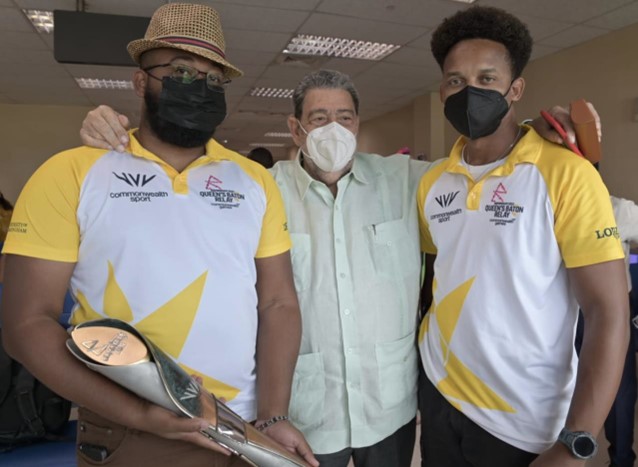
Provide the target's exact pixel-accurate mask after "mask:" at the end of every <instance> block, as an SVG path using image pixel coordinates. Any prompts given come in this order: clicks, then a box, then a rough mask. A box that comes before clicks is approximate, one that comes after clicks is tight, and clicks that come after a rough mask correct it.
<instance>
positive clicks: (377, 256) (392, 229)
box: [367, 219, 421, 279]
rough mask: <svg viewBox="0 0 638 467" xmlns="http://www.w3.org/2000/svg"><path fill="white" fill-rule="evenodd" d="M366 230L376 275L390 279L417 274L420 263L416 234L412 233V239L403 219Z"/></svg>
mask: <svg viewBox="0 0 638 467" xmlns="http://www.w3.org/2000/svg"><path fill="white" fill-rule="evenodd" d="M367 230H368V235H369V239H370V249H371V253H372V260H373V262H374V268H375V271H376V272H377V274H379V275H380V276H383V277H386V278H390V279H396V278H397V277H404V276H408V275H410V274H418V270H419V267H420V262H421V256H420V254H419V248H418V241H417V240H418V239H417V235H418V233H416V232H414V233H413V235H412V236H414V238H412V236H411V235H410V233H409V232H408V229H407V226H406V221H405V220H404V219H396V220H393V221H388V222H382V223H380V224H372V225H369V226H367Z"/></svg>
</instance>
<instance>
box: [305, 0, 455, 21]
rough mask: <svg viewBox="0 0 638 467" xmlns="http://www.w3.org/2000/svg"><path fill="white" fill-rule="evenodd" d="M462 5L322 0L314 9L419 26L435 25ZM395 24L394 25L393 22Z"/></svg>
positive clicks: (437, 0)
mask: <svg viewBox="0 0 638 467" xmlns="http://www.w3.org/2000/svg"><path fill="white" fill-rule="evenodd" d="M462 7H463V6H462V5H460V4H458V3H454V2H450V1H442V0H401V1H400V2H399V1H389V0H349V1H347V2H344V1H343V0H324V1H323V2H321V4H320V5H319V7H318V8H317V11H322V12H326V13H332V14H336V15H340V16H349V17H352V18H361V19H370V20H374V21H375V22H377V23H378V22H379V21H382V22H386V23H396V24H400V25H401V27H403V25H413V26H422V27H433V26H436V25H437V24H439V23H440V22H441V20H443V18H446V17H447V16H450V15H453V14H454V13H455V12H456V11H458V10H460V9H461V8H462ZM395 27H397V26H395Z"/></svg>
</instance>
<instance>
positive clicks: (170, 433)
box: [161, 417, 231, 456]
mask: <svg viewBox="0 0 638 467" xmlns="http://www.w3.org/2000/svg"><path fill="white" fill-rule="evenodd" d="M208 426H209V424H208V422H207V421H206V420H203V419H200V418H192V419H191V418H181V417H179V418H176V419H175V423H174V424H173V423H171V424H170V426H166V428H167V431H166V432H164V433H163V434H162V435H161V436H163V437H164V438H168V439H178V440H180V441H186V442H188V443H192V444H195V445H197V446H199V447H201V448H204V449H210V450H212V451H216V452H219V453H221V454H224V455H225V456H230V454H231V452H230V451H229V450H228V449H226V448H224V447H222V446H221V445H219V444H218V443H217V442H216V441H214V440H212V439H210V438H209V437H208V436H206V435H204V434H203V433H202V431H204V430H206V428H208Z"/></svg>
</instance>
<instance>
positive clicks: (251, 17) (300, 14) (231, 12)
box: [215, 3, 308, 32]
mask: <svg viewBox="0 0 638 467" xmlns="http://www.w3.org/2000/svg"><path fill="white" fill-rule="evenodd" d="M215 8H216V9H217V11H218V12H219V15H220V17H221V21H222V28H223V29H224V31H226V30H227V29H241V30H246V29H247V30H252V31H273V32H294V31H296V30H297V29H298V28H299V26H301V24H302V23H303V22H304V21H305V20H306V18H308V12H305V11H295V10H281V9H275V8H258V7H252V6H246V5H238V4H236V3H232V4H231V3H219V4H217V5H215Z"/></svg>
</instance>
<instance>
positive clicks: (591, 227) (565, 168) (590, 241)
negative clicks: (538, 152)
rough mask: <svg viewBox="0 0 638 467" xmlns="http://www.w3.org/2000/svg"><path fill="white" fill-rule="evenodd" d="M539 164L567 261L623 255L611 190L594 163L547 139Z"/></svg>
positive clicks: (575, 263)
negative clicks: (568, 151) (610, 196)
mask: <svg viewBox="0 0 638 467" xmlns="http://www.w3.org/2000/svg"><path fill="white" fill-rule="evenodd" d="M552 164H554V165H555V167H554V168H553V169H550V166H551V165H552ZM556 166H559V167H560V169H559V170H557V169H556ZM538 167H539V169H540V170H541V172H542V173H543V176H544V177H545V179H546V181H547V184H548V189H549V196H550V200H551V202H552V205H553V210H554V232H555V235H556V239H557V241H558V245H559V247H560V250H561V254H562V257H563V261H565V265H566V266H567V267H568V268H576V267H581V266H587V265H591V264H597V263H602V262H605V261H611V260H615V259H621V258H623V257H624V254H623V251H622V245H621V242H620V236H619V235H618V228H617V226H616V220H615V218H614V212H613V209H612V206H611V201H610V199H609V192H608V191H607V188H606V187H605V184H604V183H603V181H602V179H601V178H600V175H599V174H598V172H597V171H596V169H595V168H594V167H593V165H592V164H591V163H589V162H588V161H586V160H585V159H582V158H579V157H577V156H575V155H573V154H571V153H566V152H565V150H563V149H562V148H560V147H558V146H556V147H554V146H553V145H550V144H549V143H546V142H545V143H544V147H543V153H542V156H541V158H540V160H539V162H538Z"/></svg>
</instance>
